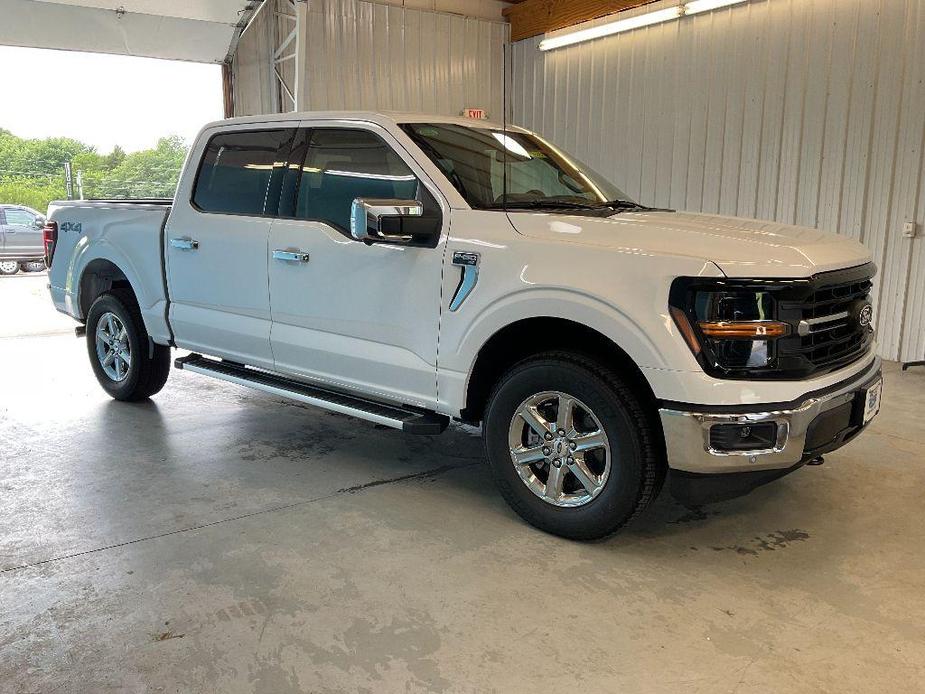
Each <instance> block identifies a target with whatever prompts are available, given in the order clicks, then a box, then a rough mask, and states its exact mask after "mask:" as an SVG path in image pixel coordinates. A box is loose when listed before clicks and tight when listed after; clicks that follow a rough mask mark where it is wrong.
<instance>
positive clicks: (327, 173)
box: [295, 128, 418, 232]
mask: <svg viewBox="0 0 925 694" xmlns="http://www.w3.org/2000/svg"><path fill="white" fill-rule="evenodd" d="M417 191H418V179H417V178H416V177H415V175H414V173H413V172H412V171H411V169H409V168H408V166H407V164H405V162H404V161H402V159H401V157H399V156H398V154H396V153H395V151H394V150H393V149H392V148H391V147H389V145H387V144H386V143H385V142H384V141H383V140H382V139H381V138H379V136H377V135H375V134H374V133H371V132H369V131H368V130H352V129H342V128H318V129H315V130H313V131H312V132H311V135H310V139H309V143H308V151H307V154H306V156H305V164H304V166H303V167H302V179H301V182H300V184H299V194H298V197H297V199H296V215H295V216H296V217H298V218H299V219H312V220H318V221H323V222H327V223H328V224H330V225H331V226H333V227H336V228H338V229H340V230H341V231H345V232H346V231H347V230H348V229H349V228H350V206H351V205H352V204H353V201H354V199H356V198H400V199H403V200H413V199H415V197H416V195H417Z"/></svg>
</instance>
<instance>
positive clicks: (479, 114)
mask: <svg viewBox="0 0 925 694" xmlns="http://www.w3.org/2000/svg"><path fill="white" fill-rule="evenodd" d="M462 114H463V117H465V118H475V119H477V120H485V119H486V118H488V114H487V113H485V109H484V108H464V109H463V112H462Z"/></svg>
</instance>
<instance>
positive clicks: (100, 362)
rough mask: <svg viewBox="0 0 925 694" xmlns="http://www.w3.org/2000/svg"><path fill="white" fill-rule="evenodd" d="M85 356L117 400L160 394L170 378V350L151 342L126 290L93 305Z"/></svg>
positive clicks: (103, 298)
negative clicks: (87, 356)
mask: <svg viewBox="0 0 925 694" xmlns="http://www.w3.org/2000/svg"><path fill="white" fill-rule="evenodd" d="M152 345H153V348H152ZM87 353H88V354H89V356H90V364H91V365H92V367H93V372H94V374H96V379H97V380H98V381H99V382H100V385H101V386H103V390H105V391H106V392H107V393H109V394H110V395H111V396H112V397H113V398H115V399H116V400H128V401H134V400H144V399H145V398H148V397H150V396H152V395H154V394H155V393H157V392H159V391H160V390H161V388H163V387H164V384H165V383H166V382H167V376H168V375H169V374H170V348H169V347H165V346H163V345H156V344H153V343H151V342H150V340H149V339H148V332H147V330H145V325H144V321H143V320H142V318H141V312H140V311H139V310H138V304H137V303H136V301H135V297H134V295H133V294H132V293H131V292H129V291H126V290H122V289H117V290H114V291H112V292H110V293H108V294H103V295H102V296H100V297H99V298H98V299H97V300H96V301H94V302H93V305H92V306H91V307H90V311H89V312H88V313H87Z"/></svg>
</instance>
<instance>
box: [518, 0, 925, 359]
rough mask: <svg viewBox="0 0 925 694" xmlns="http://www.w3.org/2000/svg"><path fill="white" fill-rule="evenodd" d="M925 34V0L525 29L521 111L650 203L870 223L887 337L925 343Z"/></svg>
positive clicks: (908, 350) (916, 350) (908, 353)
mask: <svg viewBox="0 0 925 694" xmlns="http://www.w3.org/2000/svg"><path fill="white" fill-rule="evenodd" d="M669 4H676V3H669ZM653 7H657V6H649V9H652V8H653ZM923 37H925V0H752V1H751V2H749V3H747V4H745V5H740V6H737V7H733V8H727V9H725V10H720V11H716V12H712V13H706V14H703V15H699V16H694V17H687V18H684V19H682V20H680V21H676V22H670V23H665V24H661V25H657V26H653V27H650V28H648V29H641V30H637V31H634V32H629V33H625V34H621V35H618V36H613V37H609V38H605V39H600V40H597V41H592V42H589V43H585V44H579V45H577V46H573V47H569V48H564V49H560V50H555V51H550V52H548V53H541V52H540V51H538V50H537V48H536V44H537V42H538V41H537V40H536V39H528V40H526V41H521V42H518V43H517V44H515V45H514V49H513V52H512V90H511V91H512V96H513V103H512V111H513V120H514V121H515V122H517V123H519V124H521V125H524V126H526V127H529V128H532V129H534V130H537V131H539V132H540V133H542V134H543V135H545V136H547V137H549V138H550V139H551V140H553V141H555V142H558V143H559V144H561V145H562V146H563V147H565V148H566V149H567V150H569V151H571V152H573V153H574V154H576V155H577V156H579V157H581V158H582V159H584V160H585V161H587V162H588V164H589V165H591V166H592V167H594V168H595V169H598V170H599V171H601V172H602V173H605V174H607V175H608V176H609V177H610V178H611V179H612V180H613V181H614V182H615V183H616V184H617V185H618V186H620V187H621V188H622V189H623V190H625V191H626V192H627V193H628V194H629V195H631V196H633V197H634V198H636V199H638V200H640V201H641V202H644V203H648V204H652V205H658V206H669V207H673V208H677V209H683V210H693V211H704V212H713V213H715V212H719V213H723V214H732V215H742V216H746V217H758V218H763V219H773V220H778V221H782V222H788V223H796V224H802V225H809V226H816V227H820V228H823V229H828V230H831V231H837V232H839V233H841V234H845V235H846V236H850V237H852V238H856V239H859V240H861V241H862V242H864V243H865V244H866V245H867V246H868V247H869V248H870V249H871V251H872V252H873V255H874V258H875V259H876V261H877V264H878V265H879V266H880V277H879V284H878V290H879V296H878V301H877V305H878V317H879V319H878V330H879V339H880V343H881V353H882V354H883V355H884V356H886V357H888V358H891V359H895V358H897V357H901V358H902V359H904V360H911V359H914V358H917V359H921V358H923V357H925V238H923V224H925V159H923V151H925V38H923ZM905 220H914V221H916V222H918V225H919V226H918V229H919V236H918V238H916V239H914V240H910V239H907V238H903V237H902V224H903V222H904V221H905Z"/></svg>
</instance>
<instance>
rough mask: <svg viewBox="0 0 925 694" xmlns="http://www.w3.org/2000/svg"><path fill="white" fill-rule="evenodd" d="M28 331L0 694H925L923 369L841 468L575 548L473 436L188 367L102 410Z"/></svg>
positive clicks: (894, 377) (12, 437)
mask: <svg viewBox="0 0 925 694" xmlns="http://www.w3.org/2000/svg"><path fill="white" fill-rule="evenodd" d="M45 281H46V280H45V278H44V277H33V278H20V279H14V280H12V281H11V280H7V279H2V278H0V306H2V307H3V308H2V309H0V310H2V311H3V315H4V316H5V317H6V316H8V315H9V313H8V308H7V307H8V306H10V305H11V302H12V301H14V299H15V300H16V301H27V302H28V301H32V299H29V298H28V297H29V296H32V294H31V285H29V283H32V284H34V285H36V286H43V285H44V282H45ZM27 285H29V287H30V288H29V291H28V292H25V293H22V292H21V289H22V288H25V287H27ZM14 287H17V288H16V289H14ZM17 292H20V294H22V295H20V294H17ZM37 295H38V296H41V292H39V293H38V294H37ZM23 297H26V298H23ZM20 311H21V312H23V311H24V313H25V314H27V315H28V316H30V320H32V319H34V320H35V321H39V322H41V321H45V320H49V321H50V320H51V317H50V316H47V315H45V313H47V311H48V306H47V304H46V303H45V301H44V297H42V300H41V301H38V302H36V303H35V304H34V305H32V304H30V305H29V307H28V308H26V309H22V305H21V304H20ZM43 325H44V324H43ZM6 327H7V328H9V326H6ZM65 327H66V326H65ZM21 331H24V332H28V331H29V330H28V326H23V327H22V328H21ZM37 332H41V333H44V334H43V335H39V336H30V337H3V338H0V376H2V378H0V568H2V572H0V691H2V692H52V691H54V692H81V693H86V692H148V691H151V692H159V691H164V692H222V693H223V694H226V693H229V692H252V691H253V692H273V693H278V692H297V691H304V692H377V693H378V692H393V691H401V692H407V691H411V692H417V691H427V692H431V691H433V692H442V691H448V692H490V691H494V692H565V691H576V690H579V689H580V690H581V691H583V692H666V693H667V692H671V693H675V692H709V693H710V694H713V693H715V692H769V693H770V692H773V693H775V694H779V693H781V692H813V693H815V692H837V693H838V694H843V693H844V692H884V691H889V692H891V693H896V692H921V691H923V685H922V682H923V681H925V553H923V551H922V547H923V545H925V515H923V501H925V491H923V490H925V457H923V455H922V450H923V446H925V419H923V417H922V416H921V412H922V410H923V408H925V369H919V370H915V371H910V372H907V373H905V374H901V373H900V372H899V371H898V369H897V368H895V367H894V366H892V365H891V366H890V367H889V368H888V371H887V374H886V393H885V402H884V408H883V412H882V414H881V416H880V417H879V418H878V419H877V420H876V422H875V424H874V425H873V426H872V428H871V430H870V431H868V432H867V433H866V434H865V435H864V436H862V437H861V438H860V439H859V440H858V441H856V442H854V443H853V444H851V445H850V446H849V447H847V448H846V449H843V450H842V451H840V452H838V453H835V454H832V455H830V456H828V462H827V463H826V465H825V466H823V467H821V468H809V469H804V470H801V471H799V472H797V473H796V474H794V475H792V476H790V477H789V478H786V479H784V480H781V481H779V482H777V483H775V484H773V485H771V486H768V487H765V488H763V489H761V490H759V491H757V492H755V493H753V494H752V495H750V496H748V497H745V498H743V499H739V500H735V501H732V502H726V503H723V504H718V505H715V506H710V507H705V508H704V509H701V510H697V511H691V510H688V509H685V508H682V507H681V506H678V505H677V504H675V503H674V502H672V501H671V500H669V499H668V498H667V497H665V496H663V497H662V498H660V499H659V501H658V502H657V503H656V505H655V507H654V508H653V509H651V510H650V512H649V513H648V514H647V515H646V516H645V517H644V518H643V519H642V520H641V521H640V522H637V523H636V524H635V525H634V526H633V527H631V528H630V529H628V530H626V531H624V532H623V533H622V534H621V535H619V536H617V537H615V538H613V539H611V540H608V541H606V542H602V543H596V544H577V543H572V542H568V541H564V540H560V539H557V538H554V537H550V536H548V535H545V534H543V533H540V532H538V531H536V530H533V529H532V528H530V527H528V526H527V525H525V524H524V523H523V522H521V521H520V519H519V518H517V517H516V516H515V515H514V514H513V513H512V512H511V511H509V510H508V508H507V507H506V505H505V504H504V502H503V501H502V500H501V498H500V497H499V496H498V495H497V494H496V492H495V490H494V489H493V487H492V484H491V481H490V479H489V476H488V474H487V470H486V468H485V466H484V465H483V464H482V448H481V444H480V441H479V439H478V438H476V437H475V436H474V435H473V432H471V431H468V430H464V429H461V428H455V429H452V430H450V431H449V432H447V433H446V434H444V435H443V436H441V437H437V438H434V439H427V438H415V437H409V436H404V435H402V434H397V433H394V432H392V431H385V430H381V429H377V428H376V427H374V426H372V425H370V424H366V423H363V422H358V421H355V420H352V419H349V418H346V417H342V416H338V415H332V414H326V413H323V412H320V411H318V410H314V409H311V408H308V407H302V406H299V405H293V404H290V403H287V402H283V401H281V400H278V399H275V398H270V397H265V396H262V395H260V394H256V393H253V392H250V391H247V390H244V389H240V388H237V387H234V386H227V385H225V384H221V383H218V382H214V381H211V380H209V379H206V378H204V377H201V376H197V375H194V374H184V373H182V372H174V373H173V374H172V375H171V378H170V381H169V382H168V384H167V387H166V388H165V390H164V391H163V392H162V393H161V394H160V395H158V396H156V397H155V398H154V400H153V401H152V402H151V403H147V404H139V405H127V404H121V403H115V402H112V401H110V400H108V399H107V398H106V397H105V396H104V395H103V392H102V390H100V389H99V388H98V387H97V384H96V382H95V381H94V379H93V376H92V374H91V371H90V368H89V366H88V364H87V357H86V352H85V350H84V345H83V343H82V342H80V341H78V340H76V339H74V338H73V337H69V336H66V335H54V334H48V333H49V331H47V330H44V328H43V329H42V330H38V331H37ZM51 332H52V333H53V332H54V331H51Z"/></svg>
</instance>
